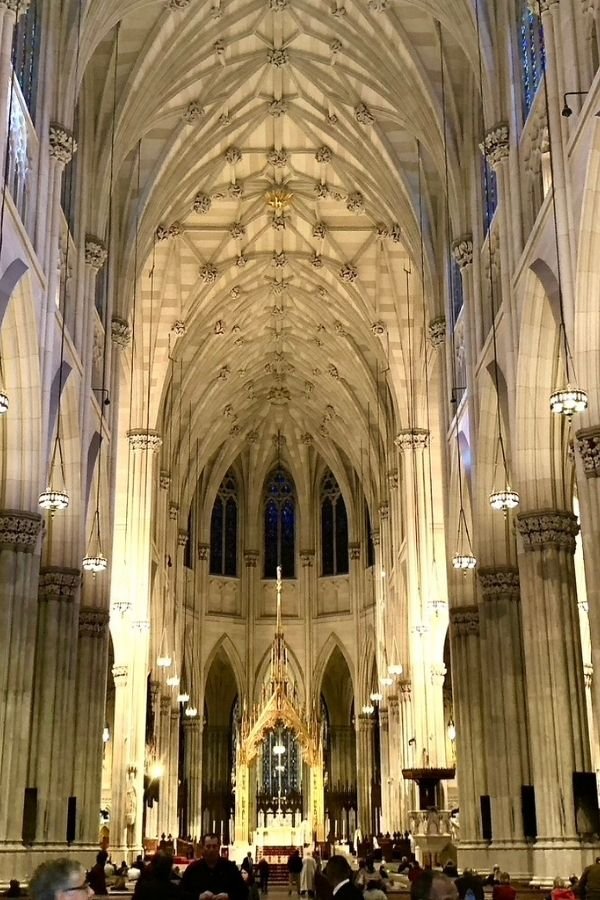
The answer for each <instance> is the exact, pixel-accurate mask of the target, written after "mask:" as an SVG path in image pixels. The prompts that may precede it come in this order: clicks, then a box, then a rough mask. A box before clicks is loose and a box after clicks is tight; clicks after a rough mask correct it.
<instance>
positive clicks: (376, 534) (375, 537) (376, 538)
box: [371, 530, 381, 547]
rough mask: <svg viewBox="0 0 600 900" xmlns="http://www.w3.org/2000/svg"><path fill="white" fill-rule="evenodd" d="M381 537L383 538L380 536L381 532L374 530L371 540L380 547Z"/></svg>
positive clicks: (375, 545)
mask: <svg viewBox="0 0 600 900" xmlns="http://www.w3.org/2000/svg"><path fill="white" fill-rule="evenodd" d="M380 539H381V538H380V535H379V532H378V531H377V530H373V531H372V532H371V540H372V541H373V546H374V547H379V542H380Z"/></svg>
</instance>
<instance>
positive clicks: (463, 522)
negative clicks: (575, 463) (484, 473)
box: [437, 22, 477, 574]
mask: <svg viewBox="0 0 600 900" xmlns="http://www.w3.org/2000/svg"><path fill="white" fill-rule="evenodd" d="M437 28H438V39H439V44H440V75H441V89H442V124H443V135H444V175H445V187H446V243H447V252H448V278H449V295H450V297H453V296H454V291H453V279H454V277H455V276H454V272H453V266H452V264H451V258H450V254H451V252H452V251H451V240H450V174H449V166H448V114H447V109H446V72H445V66H444V43H443V37H442V27H441V25H440V23H439V22H438V23H437ZM450 309H451V311H452V328H451V332H450V333H451V341H452V377H453V381H454V385H453V388H454V389H453V396H454V397H456V396H457V387H458V385H457V383H456V382H457V378H456V339H455V332H456V318H455V316H454V304H453V303H450ZM454 430H455V434H456V469H457V477H458V497H459V511H458V527H457V533H456V552H455V553H454V556H453V557H452V566H453V568H455V569H459V570H461V571H463V572H464V573H465V574H466V572H468V571H469V570H471V569H474V568H475V566H476V565H477V560H476V558H475V556H474V555H473V548H472V545H471V536H470V534H469V526H468V525H467V517H466V515H465V508H464V496H463V476H462V455H461V452H460V436H459V428H458V405H457V409H456V414H455V422H454Z"/></svg>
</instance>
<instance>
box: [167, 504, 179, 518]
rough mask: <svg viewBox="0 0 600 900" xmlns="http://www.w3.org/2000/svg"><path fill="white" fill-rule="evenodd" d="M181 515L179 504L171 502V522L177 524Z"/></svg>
mask: <svg viewBox="0 0 600 900" xmlns="http://www.w3.org/2000/svg"><path fill="white" fill-rule="evenodd" d="M178 515H179V503H175V501H174V500H171V502H170V503H169V518H170V520H171V522H175V520H176V519H177V517H178Z"/></svg>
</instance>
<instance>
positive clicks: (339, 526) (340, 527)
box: [335, 495, 348, 575]
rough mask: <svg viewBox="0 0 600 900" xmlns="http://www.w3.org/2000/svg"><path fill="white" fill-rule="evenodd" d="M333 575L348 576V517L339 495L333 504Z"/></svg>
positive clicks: (342, 499)
mask: <svg viewBox="0 0 600 900" xmlns="http://www.w3.org/2000/svg"><path fill="white" fill-rule="evenodd" d="M335 573H336V575H347V574H348V516H347V514H346V504H345V503H344V498H343V497H342V496H341V495H340V496H339V497H338V500H337V503H336V504H335Z"/></svg>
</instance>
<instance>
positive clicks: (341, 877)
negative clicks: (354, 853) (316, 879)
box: [323, 855, 362, 900]
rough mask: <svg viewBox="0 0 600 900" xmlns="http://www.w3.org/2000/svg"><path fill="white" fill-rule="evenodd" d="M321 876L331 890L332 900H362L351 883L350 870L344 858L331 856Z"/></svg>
mask: <svg viewBox="0 0 600 900" xmlns="http://www.w3.org/2000/svg"><path fill="white" fill-rule="evenodd" d="M323 874H324V875H325V878H326V879H327V881H328V882H329V884H330V885H331V887H332V889H333V890H332V898H333V900H362V891H361V890H360V889H359V888H357V887H356V885H355V884H353V882H352V869H351V868H350V866H349V864H348V861H347V859H346V857H345V856H339V855H336V856H332V857H331V858H330V859H329V860H328V862H327V864H326V866H325V869H324V871H323Z"/></svg>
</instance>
